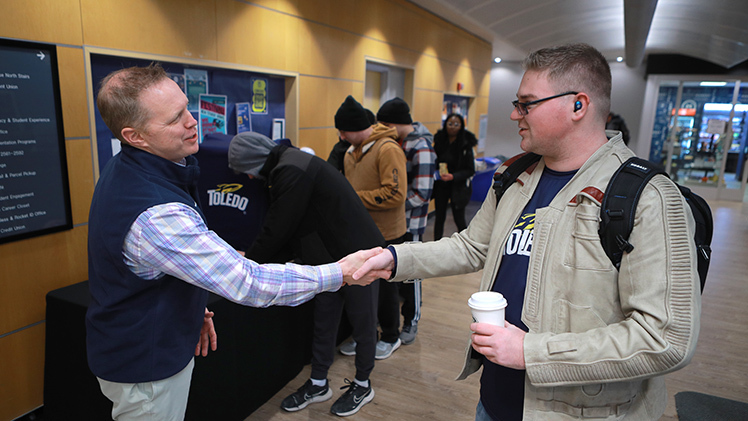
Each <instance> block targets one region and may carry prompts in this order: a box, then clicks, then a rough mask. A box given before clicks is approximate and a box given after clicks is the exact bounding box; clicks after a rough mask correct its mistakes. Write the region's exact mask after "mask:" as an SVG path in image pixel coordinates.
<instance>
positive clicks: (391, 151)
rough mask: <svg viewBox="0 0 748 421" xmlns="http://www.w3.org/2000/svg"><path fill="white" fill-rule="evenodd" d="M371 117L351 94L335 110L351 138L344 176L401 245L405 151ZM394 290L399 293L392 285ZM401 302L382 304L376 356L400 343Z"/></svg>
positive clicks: (389, 239)
mask: <svg viewBox="0 0 748 421" xmlns="http://www.w3.org/2000/svg"><path fill="white" fill-rule="evenodd" d="M369 118H370V117H369V116H368V115H367V113H366V110H365V109H364V107H362V106H361V104H360V103H358V101H356V100H355V99H354V98H353V97H352V96H350V95H348V97H347V98H346V99H345V101H344V102H343V103H342V104H341V105H340V108H338V111H337V112H336V114H335V127H336V128H337V129H338V131H339V132H340V138H341V139H343V140H346V141H348V142H350V143H351V147H350V148H349V149H348V151H347V152H346V155H345V178H347V179H348V181H349V182H350V183H351V185H352V186H353V189H354V190H356V193H357V194H358V196H359V197H360V198H361V201H363V202H364V206H365V207H366V209H367V210H368V211H369V214H370V215H371V217H372V219H373V220H374V222H375V223H376V224H377V227H379V231H381V232H382V236H384V239H385V241H386V242H387V244H400V243H402V242H404V241H405V234H406V232H407V226H406V223H405V198H406V196H407V192H408V190H407V170H406V167H407V166H406V162H405V161H406V160H405V153H403V149H402V148H401V147H400V145H399V144H398V143H397V141H396V140H395V139H397V130H395V129H394V128H389V127H387V126H384V125H382V124H376V125H371V124H370V120H369ZM380 288H381V285H380ZM394 293H395V294H397V289H396V288H395V289H394ZM381 295H382V292H381V291H380V297H381ZM380 299H381V298H380ZM399 304H400V303H399V301H397V300H396V301H395V302H394V308H395V310H394V311H392V310H388V311H384V312H383V311H382V310H381V308H380V314H379V326H380V328H381V329H382V333H381V336H380V338H379V341H378V342H377V350H376V359H378V360H382V359H385V358H388V357H389V356H390V355H392V353H393V352H395V350H396V349H398V348H399V347H400V344H401V343H402V341H401V340H400V337H399V336H400V311H399V310H400V307H399ZM393 316H394V317H393Z"/></svg>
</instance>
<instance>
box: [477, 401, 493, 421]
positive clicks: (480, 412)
mask: <svg viewBox="0 0 748 421" xmlns="http://www.w3.org/2000/svg"><path fill="white" fill-rule="evenodd" d="M475 421H494V420H493V418H491V416H490V415H488V412H486V408H484V407H483V402H481V401H478V406H477V407H476V408H475Z"/></svg>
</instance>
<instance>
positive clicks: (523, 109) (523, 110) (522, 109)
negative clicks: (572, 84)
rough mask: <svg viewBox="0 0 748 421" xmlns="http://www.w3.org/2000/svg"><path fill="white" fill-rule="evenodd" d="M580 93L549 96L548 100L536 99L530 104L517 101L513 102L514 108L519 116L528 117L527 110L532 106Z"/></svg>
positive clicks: (570, 92) (571, 92)
mask: <svg viewBox="0 0 748 421" xmlns="http://www.w3.org/2000/svg"><path fill="white" fill-rule="evenodd" d="M578 93H579V92H574V91H569V92H564V93H562V94H558V95H553V96H549V97H546V98H540V99H536V100H535V101H530V102H519V100H515V101H512V105H514V108H515V109H516V110H517V112H518V113H519V115H522V116H525V115H527V113H529V111H528V110H527V107H529V106H530V105H535V104H539V103H541V102H543V101H548V100H549V99H554V98H559V97H562V96H566V95H576V94H578Z"/></svg>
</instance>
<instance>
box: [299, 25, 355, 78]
mask: <svg viewBox="0 0 748 421" xmlns="http://www.w3.org/2000/svg"><path fill="white" fill-rule="evenodd" d="M361 42H362V40H361V38H360V37H358V36H356V35H353V34H351V33H349V32H346V31H341V30H339V29H335V28H331V27H329V26H323V25H319V24H317V23H312V22H307V21H303V22H302V23H301V25H299V73H301V74H307V75H318V76H326V77H333V78H341V79H352V80H360V81H363V80H364V69H365V62H364V51H363V49H362V48H361V47H360V44H361Z"/></svg>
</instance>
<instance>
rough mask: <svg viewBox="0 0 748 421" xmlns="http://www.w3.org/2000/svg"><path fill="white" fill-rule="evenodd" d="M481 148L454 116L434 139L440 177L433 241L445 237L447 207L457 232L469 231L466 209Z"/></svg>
mask: <svg viewBox="0 0 748 421" xmlns="http://www.w3.org/2000/svg"><path fill="white" fill-rule="evenodd" d="M477 144H478V140H477V139H476V138H475V135H474V134H473V133H471V132H470V131H469V130H467V129H465V120H464V119H463V118H462V116H461V115H460V114H456V113H452V114H450V115H449V116H447V119H446V120H444V126H443V127H442V129H441V130H439V131H438V132H436V135H435V136H434V150H435V151H436V164H437V165H438V167H439V177H438V178H437V180H436V182H435V183H434V201H435V203H434V205H435V208H436V209H435V213H436V216H435V219H434V240H439V239H440V238H442V236H443V235H444V222H445V221H446V219H447V204H449V205H450V206H451V208H452V217H454V220H455V224H456V225H457V231H458V232H459V231H462V230H464V229H465V228H466V227H467V222H466V221H465V207H466V206H467V204H468V202H470V196H471V194H472V193H473V189H472V186H471V178H472V176H473V175H474V174H475V158H474V156H473V147H474V146H475V145H477Z"/></svg>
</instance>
